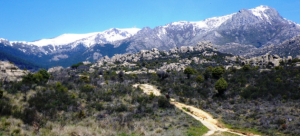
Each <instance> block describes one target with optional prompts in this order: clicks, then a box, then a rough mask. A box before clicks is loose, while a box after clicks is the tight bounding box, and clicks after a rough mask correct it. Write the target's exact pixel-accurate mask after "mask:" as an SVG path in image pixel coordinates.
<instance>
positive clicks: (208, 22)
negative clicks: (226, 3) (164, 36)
mask: <svg viewBox="0 0 300 136" xmlns="http://www.w3.org/2000/svg"><path fill="white" fill-rule="evenodd" d="M235 14H236V13H233V14H230V15H225V16H221V17H212V18H208V19H205V20H202V21H191V22H189V21H178V22H173V23H169V24H167V25H165V26H164V28H166V27H171V26H178V27H180V28H181V29H183V28H184V26H186V25H189V24H191V25H193V26H194V28H193V29H194V30H195V28H198V29H204V30H212V29H215V28H217V27H219V26H221V25H222V24H223V23H224V22H225V21H227V20H228V19H231V18H232V16H233V15H235Z"/></svg>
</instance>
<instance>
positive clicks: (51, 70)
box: [48, 66, 64, 73]
mask: <svg viewBox="0 0 300 136" xmlns="http://www.w3.org/2000/svg"><path fill="white" fill-rule="evenodd" d="M63 69H64V68H63V67H62V66H58V67H53V68H49V69H48V72H49V73H53V72H57V71H61V70H63Z"/></svg>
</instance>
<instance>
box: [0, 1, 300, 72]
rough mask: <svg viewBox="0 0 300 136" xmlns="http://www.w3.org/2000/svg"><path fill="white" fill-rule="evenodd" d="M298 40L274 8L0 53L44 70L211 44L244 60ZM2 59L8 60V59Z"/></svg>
mask: <svg viewBox="0 0 300 136" xmlns="http://www.w3.org/2000/svg"><path fill="white" fill-rule="evenodd" d="M298 35H300V25H299V24H297V23H295V22H292V21H290V20H287V19H285V18H283V17H282V16H280V14H279V13H278V12H277V11H276V10H275V9H274V8H271V7H268V6H258V7H256V8H253V9H241V10H239V11H238V12H237V13H233V14H230V15H225V16H221V17H213V18H208V19H205V20H202V21H197V22H189V21H179V22H173V23H169V24H166V25H164V26H157V27H155V28H153V29H151V28H149V27H144V28H142V29H138V28H128V29H118V28H112V29H109V30H106V31H103V32H94V33H88V34H63V35H60V36H58V37H55V38H52V39H41V40H37V41H33V42H26V41H9V40H7V39H3V38H2V39H0V51H1V52H5V53H8V54H10V55H12V56H14V57H19V58H22V59H24V60H27V61H29V62H34V63H36V64H38V65H40V66H43V67H52V66H58V65H60V66H64V67H67V66H70V65H72V64H75V63H78V62H81V61H85V60H89V61H96V60H98V59H99V58H101V57H103V56H106V55H107V56H109V57H111V56H113V55H114V54H123V53H133V52H138V51H140V50H150V49H152V48H157V49H159V50H169V49H171V48H174V47H181V46H194V45H196V43H198V42H199V41H211V42H212V43H214V44H215V45H216V47H218V49H220V51H224V52H230V53H233V54H238V55H245V54H246V52H247V54H249V52H251V51H252V50H253V49H256V50H255V51H257V50H259V49H263V48H266V47H270V46H276V45H280V44H281V43H282V42H284V41H286V40H289V39H291V38H293V37H295V36H298ZM229 47H230V49H231V50H228V48H229ZM238 47H239V48H238ZM233 50H234V51H233ZM1 52H0V53H1ZM244 52H245V53H244ZM285 54H286V53H285ZM285 54H284V55H285ZM1 59H8V60H9V57H8V58H1Z"/></svg>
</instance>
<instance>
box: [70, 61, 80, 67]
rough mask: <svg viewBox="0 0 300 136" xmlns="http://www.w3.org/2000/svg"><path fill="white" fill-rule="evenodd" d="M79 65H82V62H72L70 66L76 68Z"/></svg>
mask: <svg viewBox="0 0 300 136" xmlns="http://www.w3.org/2000/svg"><path fill="white" fill-rule="evenodd" d="M81 65H83V63H82V62H79V63H77V64H73V65H72V66H71V68H78V67H79V66H81Z"/></svg>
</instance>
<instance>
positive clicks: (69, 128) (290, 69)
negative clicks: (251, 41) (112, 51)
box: [0, 42, 300, 136]
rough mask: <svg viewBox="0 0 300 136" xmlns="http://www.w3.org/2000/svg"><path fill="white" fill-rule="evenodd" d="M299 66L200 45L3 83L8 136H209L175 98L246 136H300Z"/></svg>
mask: <svg viewBox="0 0 300 136" xmlns="http://www.w3.org/2000/svg"><path fill="white" fill-rule="evenodd" d="M299 66H300V61H299V59H293V58H292V57H288V58H281V57H279V56H278V55H271V54H265V55H262V56H258V57H255V58H250V59H247V58H243V57H239V56H233V55H230V54H225V53H221V52H218V51H216V50H215V49H214V48H213V44H212V43H211V42H199V43H198V44H197V45H195V46H182V47H180V48H177V47H176V48H173V49H171V50H169V51H159V50H157V49H152V50H142V51H140V52H138V53H131V54H122V55H121V54H117V55H114V56H113V57H107V56H106V57H104V58H101V59H99V60H98V61H97V62H95V63H88V62H82V63H78V64H75V65H72V66H71V67H69V68H62V67H59V68H52V69H50V70H49V72H50V73H48V72H47V71H46V70H40V71H39V72H37V73H31V74H27V75H26V76H24V77H23V79H22V81H21V82H2V83H1V89H0V111H1V112H0V113H1V122H0V135H180V136H181V135H202V134H205V133H207V131H208V129H207V128H206V127H205V126H204V125H202V124H201V123H200V122H199V121H197V120H195V119H193V118H191V117H190V116H189V115H188V114H186V113H185V112H182V111H181V110H179V109H177V108H175V107H174V105H172V103H170V101H169V100H168V96H169V97H171V98H173V99H175V100H176V101H178V102H180V103H183V104H184V105H192V106H193V107H195V108H198V109H202V110H203V111H205V112H208V113H210V114H211V115H212V117H213V119H212V118H210V119H212V120H218V122H219V124H218V125H219V126H218V127H224V128H229V129H231V130H234V131H237V132H239V133H243V134H245V135H250V134H251V133H255V134H261V135H285V136H289V135H295V136H296V135H299V134H300V131H299V129H298V127H299V121H298V120H299V116H298V115H299V113H300V111H299V108H298V107H299V106H298V105H299V104H298V103H299V99H300V93H299V84H300V78H299V77H300V72H299V71H300V67H299ZM144 83H148V84H152V85H155V86H157V89H159V90H161V94H164V95H165V96H155V95H154V94H151V93H150V94H149V95H147V94H144V93H143V91H142V89H141V88H139V87H137V88H134V87H132V85H134V84H144ZM183 104H182V105H183ZM184 110H185V111H186V112H189V113H191V112H192V111H193V110H190V109H189V108H188V107H187V108H186V109H184ZM218 134H219V133H217V135H218ZM221 134H223V133H221ZM224 135H228V134H224Z"/></svg>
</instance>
